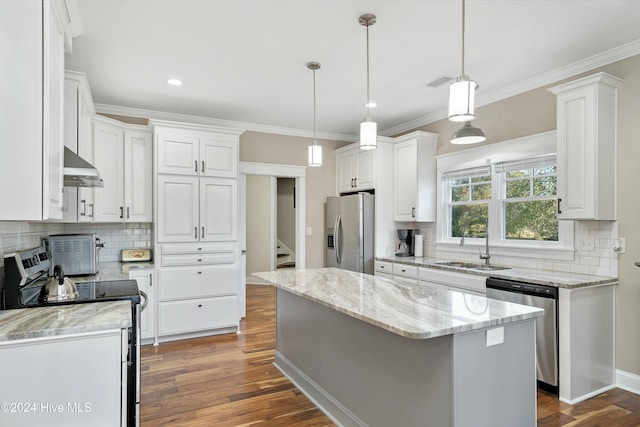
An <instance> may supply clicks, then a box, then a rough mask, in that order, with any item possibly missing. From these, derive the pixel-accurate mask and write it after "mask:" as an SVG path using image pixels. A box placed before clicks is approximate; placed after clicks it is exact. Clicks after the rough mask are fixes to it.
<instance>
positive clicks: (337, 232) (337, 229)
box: [333, 215, 342, 264]
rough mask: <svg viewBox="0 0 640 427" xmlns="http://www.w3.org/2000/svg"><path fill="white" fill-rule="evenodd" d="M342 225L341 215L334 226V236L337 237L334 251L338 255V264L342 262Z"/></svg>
mask: <svg viewBox="0 0 640 427" xmlns="http://www.w3.org/2000/svg"><path fill="white" fill-rule="evenodd" d="M341 225H342V218H341V217H340V215H338V216H337V217H336V224H335V226H334V229H333V230H334V231H333V234H334V235H335V242H334V246H335V248H334V251H335V253H336V262H337V263H338V264H340V263H341V262H342V256H341V254H340V239H342V235H341V234H340V226H341Z"/></svg>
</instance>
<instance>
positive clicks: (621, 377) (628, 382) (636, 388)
mask: <svg viewBox="0 0 640 427" xmlns="http://www.w3.org/2000/svg"><path fill="white" fill-rule="evenodd" d="M616 386H617V387H618V388H621V389H623V390H626V391H630V392H631V393H635V394H640V375H636V374H632V373H631V372H625V371H622V370H620V369H617V370H616Z"/></svg>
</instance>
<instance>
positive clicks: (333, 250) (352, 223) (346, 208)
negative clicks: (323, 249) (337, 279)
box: [326, 193, 374, 274]
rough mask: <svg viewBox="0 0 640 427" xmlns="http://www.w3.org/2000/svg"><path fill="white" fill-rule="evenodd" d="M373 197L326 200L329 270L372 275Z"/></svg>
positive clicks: (360, 196) (370, 195) (352, 196)
mask: <svg viewBox="0 0 640 427" xmlns="http://www.w3.org/2000/svg"><path fill="white" fill-rule="evenodd" d="M373 234H374V196H373V194H368V193H359V194H352V195H349V196H341V197H327V231H326V246H327V266H328V267H338V268H343V269H345V270H351V271H358V272H360V273H368V274H373V248H374V235H373Z"/></svg>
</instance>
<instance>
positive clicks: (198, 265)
mask: <svg viewBox="0 0 640 427" xmlns="http://www.w3.org/2000/svg"><path fill="white" fill-rule="evenodd" d="M236 251H237V244H236V243H235V242H224V243H222V242H221V243H203V244H193V243H170V244H162V245H160V281H159V292H158V335H159V336H160V338H161V339H163V340H168V339H175V338H176V335H177V336H178V338H179V337H182V336H184V334H196V335H203V334H208V333H210V332H211V331H214V330H220V329H223V330H224V331H225V332H228V331H232V330H237V328H238V327H239V315H238V286H237V283H238V262H237V260H236V255H235V254H236Z"/></svg>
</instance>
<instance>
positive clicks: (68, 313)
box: [0, 301, 131, 342]
mask: <svg viewBox="0 0 640 427" xmlns="http://www.w3.org/2000/svg"><path fill="white" fill-rule="evenodd" d="M129 327H131V301H107V302H95V303H89V304H68V305H56V306H49V307H34V308H23V309H17V310H5V311H0V342H2V341H15V340H22V339H29V338H41V337H50V336H60V335H72V334H79V333H84V332H98V331H106V330H112V329H123V328H129Z"/></svg>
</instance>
